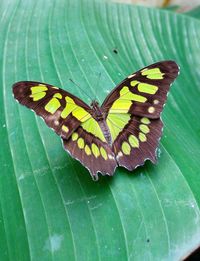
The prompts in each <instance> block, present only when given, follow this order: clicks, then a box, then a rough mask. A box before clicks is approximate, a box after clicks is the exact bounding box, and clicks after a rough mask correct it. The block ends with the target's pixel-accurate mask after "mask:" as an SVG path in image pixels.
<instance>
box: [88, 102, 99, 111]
mask: <svg viewBox="0 0 200 261" xmlns="http://www.w3.org/2000/svg"><path fill="white" fill-rule="evenodd" d="M90 106H91V107H92V109H94V110H95V109H96V108H99V103H98V101H95V100H93V101H92V102H91V104H90Z"/></svg>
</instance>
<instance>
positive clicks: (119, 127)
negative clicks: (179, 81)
mask: <svg viewBox="0 0 200 261" xmlns="http://www.w3.org/2000/svg"><path fill="white" fill-rule="evenodd" d="M178 72H179V68H178V66H177V64H176V63H175V62H174V61H162V62H159V63H155V64H152V65H150V66H147V67H145V68H143V69H141V70H139V71H138V72H135V73H133V74H131V75H130V76H129V77H128V78H126V79H125V80H124V81H122V82H121V83H120V84H119V85H118V86H117V87H116V88H115V89H114V90H113V91H112V92H111V93H110V94H109V95H108V97H107V98H106V99H105V101H104V102H103V104H102V110H103V111H104V113H105V114H106V115H107V118H106V122H107V125H108V127H109V130H110V133H111V136H112V148H113V151H114V153H115V155H116V160H117V162H118V164H119V165H120V166H124V167H125V168H127V169H129V170H132V169H134V168H136V167H137V166H138V165H142V164H143V163H144V161H145V160H146V159H150V160H151V161H152V162H155V161H156V155H155V151H156V148H157V146H158V142H159V139H160V137H161V133H162V126H163V124H162V121H161V119H160V114H161V112H162V109H163V106H164V104H165V102H166V98H167V93H168V91H169V88H170V85H171V84H172V82H173V81H174V80H175V78H176V77H177V75H178Z"/></svg>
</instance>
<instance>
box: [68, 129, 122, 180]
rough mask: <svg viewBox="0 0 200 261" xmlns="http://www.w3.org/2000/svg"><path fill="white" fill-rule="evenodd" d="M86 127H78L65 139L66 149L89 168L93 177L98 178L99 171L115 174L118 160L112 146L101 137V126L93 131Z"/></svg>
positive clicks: (104, 173) (103, 173)
mask: <svg viewBox="0 0 200 261" xmlns="http://www.w3.org/2000/svg"><path fill="white" fill-rule="evenodd" d="M84 128H85V127H84ZM84 128H83V127H82V126H80V127H78V129H77V130H76V131H75V132H74V133H73V134H72V136H71V137H70V138H69V139H68V140H65V139H63V145H64V149H65V150H67V151H68V152H69V153H70V155H71V156H72V157H74V158H75V159H77V160H79V161H80V162H81V163H82V164H83V165H84V166H85V167H86V168H87V169H88V170H89V172H90V174H91V176H92V178H93V179H95V180H97V179H98V173H101V174H102V175H109V176H111V175H113V173H114V171H115V168H116V167H117V162H116V160H115V155H114V153H113V151H112V148H111V147H110V146H109V145H108V143H107V142H106V141H105V140H102V139H101V138H100V137H101V133H99V130H100V127H98V128H96V129H95V130H94V129H93V130H92V131H91V132H88V131H87V130H85V129H84ZM91 129H92V128H91ZM92 133H93V134H92Z"/></svg>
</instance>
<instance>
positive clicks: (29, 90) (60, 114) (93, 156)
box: [13, 81, 117, 179]
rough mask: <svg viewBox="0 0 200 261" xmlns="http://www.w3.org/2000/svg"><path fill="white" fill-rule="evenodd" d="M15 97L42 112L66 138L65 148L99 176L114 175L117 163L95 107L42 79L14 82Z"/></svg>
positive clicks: (55, 129)
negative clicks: (94, 114)
mask: <svg viewBox="0 0 200 261" xmlns="http://www.w3.org/2000/svg"><path fill="white" fill-rule="evenodd" d="M13 93H14V97H15V98H16V99H17V100H18V101H19V102H20V103H21V104H23V105H25V106H27V107H28V108H30V109H32V110H33V111H35V112H36V114H37V115H39V116H41V117H42V118H43V119H44V121H45V122H46V124H47V125H48V126H49V127H51V128H52V129H53V130H54V131H55V132H56V133H57V134H58V135H60V136H61V138H62V139H63V145H64V149H65V150H67V151H68V152H69V153H70V154H71V155H72V156H73V157H74V158H76V159H77V160H79V161H80V162H81V163H82V164H83V165H84V166H85V167H86V168H87V169H88V170H89V172H90V174H91V176H92V178H94V179H97V178H98V176H97V173H98V172H101V173H102V174H107V175H112V174H113V172H114V170H115V168H116V166H117V163H116V160H115V155H114V153H113V151H112V149H111V148H110V146H108V143H107V142H106V140H105V137H104V135H103V132H102V130H101V128H100V126H99V124H98V122H97V121H96V120H95V119H94V117H93V116H92V114H93V112H92V109H91V108H90V107H89V106H88V105H87V104H85V103H84V102H83V101H82V100H80V99H79V98H78V97H75V96H74V95H72V94H70V93H69V92H66V91H65V90H62V89H60V88H57V87H55V86H52V85H50V84H46V83H41V82H30V81H23V82H17V83H15V84H14V86H13Z"/></svg>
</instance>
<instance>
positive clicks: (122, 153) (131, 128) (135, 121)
mask: <svg viewBox="0 0 200 261" xmlns="http://www.w3.org/2000/svg"><path fill="white" fill-rule="evenodd" d="M162 126H163V124H162V121H161V120H160V119H148V118H146V117H138V116H134V115H133V116H131V119H130V121H129V123H128V124H127V125H126V127H125V128H124V130H123V131H122V132H120V134H119V135H118V136H117V138H116V139H115V141H114V143H113V151H114V152H115V155H116V160H117V162H118V164H119V166H123V167H125V168H127V169H128V170H133V169H135V168H136V167H137V166H140V165H143V164H144V162H145V160H147V159H149V160H151V161H152V162H153V163H155V162H156V149H157V147H158V143H159V140H160V137H161V134H162Z"/></svg>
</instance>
